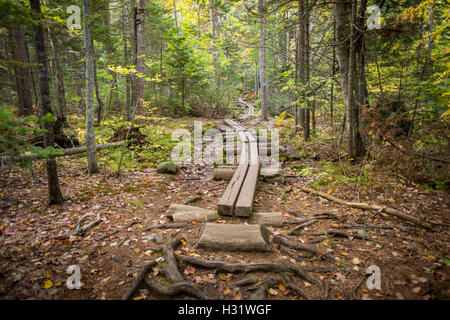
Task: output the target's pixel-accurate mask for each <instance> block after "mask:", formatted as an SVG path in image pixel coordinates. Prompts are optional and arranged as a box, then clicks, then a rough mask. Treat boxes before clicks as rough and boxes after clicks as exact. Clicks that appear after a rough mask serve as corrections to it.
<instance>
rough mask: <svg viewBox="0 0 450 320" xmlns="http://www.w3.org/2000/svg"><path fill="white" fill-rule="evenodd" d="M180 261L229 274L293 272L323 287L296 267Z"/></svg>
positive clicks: (193, 259) (192, 258) (192, 260)
mask: <svg viewBox="0 0 450 320" xmlns="http://www.w3.org/2000/svg"><path fill="white" fill-rule="evenodd" d="M180 261H181V262H183V263H185V264H190V265H195V266H199V267H203V268H207V269H218V270H220V271H222V272H229V273H238V272H241V273H244V274H246V273H250V272H258V271H265V272H277V273H282V272H292V273H294V274H295V275H296V276H298V277H299V278H302V279H303V280H306V281H308V282H310V283H312V284H314V285H316V286H318V287H320V286H321V285H320V282H319V281H318V280H316V279H314V278H312V277H311V276H309V275H308V274H307V273H306V272H305V271H304V270H302V269H300V268H298V267H296V266H294V265H287V266H283V265H280V264H275V263H250V264H240V263H225V262H222V261H210V260H202V259H199V258H195V257H189V256H180Z"/></svg>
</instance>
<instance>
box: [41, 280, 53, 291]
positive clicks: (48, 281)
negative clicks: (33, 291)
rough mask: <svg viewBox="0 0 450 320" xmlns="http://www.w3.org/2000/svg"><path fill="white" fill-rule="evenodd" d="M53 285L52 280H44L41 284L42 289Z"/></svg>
mask: <svg viewBox="0 0 450 320" xmlns="http://www.w3.org/2000/svg"><path fill="white" fill-rule="evenodd" d="M52 286H53V282H51V281H50V280H47V281H45V282H44V285H43V286H42V288H44V289H49V288H51V287H52Z"/></svg>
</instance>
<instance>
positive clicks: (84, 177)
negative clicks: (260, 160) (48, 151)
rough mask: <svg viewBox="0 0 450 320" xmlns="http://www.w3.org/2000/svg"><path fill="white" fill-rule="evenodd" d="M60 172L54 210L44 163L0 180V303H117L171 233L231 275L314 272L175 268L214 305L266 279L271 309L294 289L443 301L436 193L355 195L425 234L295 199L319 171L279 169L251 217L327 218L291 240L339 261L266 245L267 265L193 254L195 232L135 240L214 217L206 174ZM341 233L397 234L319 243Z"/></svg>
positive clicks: (448, 279)
mask: <svg viewBox="0 0 450 320" xmlns="http://www.w3.org/2000/svg"><path fill="white" fill-rule="evenodd" d="M58 164H59V166H58V168H59V169H58V170H59V177H60V185H61V189H62V192H63V194H64V196H65V199H66V202H65V203H64V205H63V206H50V207H48V206H47V204H46V199H47V186H46V183H45V181H46V173H45V166H44V165H43V163H42V165H40V166H39V169H38V170H36V171H35V172H34V173H33V175H31V174H30V173H28V172H26V171H23V170H20V169H18V168H15V167H14V168H10V169H11V171H9V173H6V172H7V170H4V171H3V176H2V177H1V179H0V183H1V189H0V191H1V192H0V210H1V213H0V229H1V234H0V298H1V299H120V297H121V296H122V295H123V294H124V293H125V292H126V291H127V289H128V288H129V287H130V286H131V285H132V284H133V282H134V280H135V278H136V276H137V275H138V274H139V273H140V271H141V270H142V268H143V266H144V265H145V264H147V263H148V262H149V261H151V260H154V259H158V258H160V257H161V256H162V254H161V253H160V252H159V251H158V249H157V248H158V247H159V246H161V245H163V244H164V243H166V241H167V240H168V238H169V236H170V235H171V234H172V233H173V232H176V231H180V233H179V235H182V236H184V241H183V243H182V245H181V246H180V248H177V249H176V251H175V253H176V254H177V255H180V254H182V255H186V256H191V257H199V258H202V259H208V260H220V261H224V262H229V263H231V262H234V263H245V264H249V263H256V262H265V263H267V262H272V263H276V264H280V265H286V264H293V265H295V266H297V267H300V268H303V269H305V270H308V268H313V267H322V269H320V268H319V269H316V270H315V271H319V272H311V273H309V274H310V275H311V276H312V277H313V278H315V279H316V280H318V281H319V282H320V283H321V286H316V285H314V284H311V283H309V282H307V281H305V280H302V279H299V278H297V277H292V278H289V277H287V276H286V275H285V274H281V273H273V272H272V273H267V272H252V273H251V274H240V273H233V274H232V273H226V272H225V273H222V272H216V271H215V270H214V269H203V268H200V267H193V266H189V265H184V264H180V271H181V273H182V274H183V276H184V277H185V278H186V279H187V280H188V281H189V282H191V283H192V284H194V285H195V286H197V287H199V288H201V290H202V291H203V292H204V293H205V294H206V295H207V296H208V297H210V298H212V299H236V300H240V299H248V298H249V297H250V295H251V294H252V293H253V292H254V290H255V288H256V287H255V286H247V287H246V286H234V284H236V282H238V281H240V280H242V279H244V278H245V277H249V276H252V277H254V278H256V279H258V280H265V279H267V278H272V279H273V281H272V282H271V283H269V284H267V286H268V287H267V289H268V291H267V292H268V295H267V298H268V299H299V298H300V297H299V296H298V295H297V294H296V293H295V290H291V289H290V288H289V286H288V285H287V283H288V282H293V283H295V284H296V285H297V286H298V287H300V288H301V289H302V290H303V291H304V292H305V293H306V294H307V295H308V296H309V297H311V298H312V299H448V298H450V270H449V268H450V267H449V265H448V264H449V260H448V259H450V254H449V244H450V241H449V240H450V235H449V233H448V226H449V225H450V215H449V212H450V211H449V208H450V198H449V196H448V193H445V192H443V191H435V190H431V191H430V190H425V189H419V188H411V187H407V186H404V185H402V183H400V182H397V183H392V184H387V185H388V187H386V188H384V190H383V191H382V192H381V191H379V190H375V189H371V188H368V189H366V190H365V192H364V193H363V194H361V196H362V197H363V198H364V201H365V202H369V203H376V204H380V205H387V206H390V207H393V208H397V209H400V210H404V211H406V212H411V214H412V215H414V216H415V217H416V218H419V219H421V220H423V221H435V222H439V223H441V224H443V225H441V226H435V228H434V230H433V231H426V230H423V229H421V228H418V227H417V226H412V225H409V224H408V223H406V222H405V221H402V220H398V219H397V218H394V217H391V216H385V215H383V214H380V213H378V214H377V212H372V211H362V210H360V209H354V208H349V207H346V206H343V205H339V204H336V203H334V202H332V201H328V200H326V199H324V198H321V197H318V196H314V195H311V194H308V193H304V192H302V191H301V190H300V189H299V186H303V187H308V185H309V184H310V182H311V181H312V178H311V177H310V176H307V175H302V174H299V172H298V171H297V170H296V168H298V167H299V166H300V167H301V166H303V167H304V166H307V167H308V168H310V170H313V171H317V172H320V171H321V170H324V168H323V165H322V164H321V163H320V162H319V161H316V160H314V159H312V158H308V159H302V160H297V161H293V162H286V163H283V169H284V171H285V172H284V174H285V182H284V183H283V184H281V183H266V182H263V181H262V180H261V181H258V185H257V191H256V199H255V209H254V210H255V211H264V212H269V211H274V212H275V211H276V212H282V213H283V220H284V221H285V222H288V221H291V220H292V219H295V218H298V216H301V217H310V216H313V215H315V214H318V213H330V214H332V215H334V216H335V219H323V220H317V221H316V222H315V223H313V224H311V225H309V226H307V227H304V228H303V229H302V230H301V232H302V233H303V235H300V236H295V237H291V238H290V239H291V240H293V241H298V242H299V243H302V244H303V245H310V246H314V247H315V248H317V249H318V250H320V251H321V252H323V253H327V254H330V255H333V256H334V257H335V258H336V260H335V261H329V260H326V259H324V256H323V255H305V254H304V253H299V252H296V253H295V254H296V258H293V257H292V256H288V255H287V254H286V252H281V251H280V247H279V246H278V245H277V244H276V243H275V242H272V243H271V249H272V250H271V252H270V253H244V252H237V253H236V252H234V253H232V252H208V251H203V250H199V249H196V248H195V243H196V241H197V237H198V233H199V229H200V228H199V227H200V226H201V224H197V225H195V224H194V225H193V227H194V228H185V229H153V230H150V231H143V230H144V229H145V228H146V227H149V226H152V225H157V224H163V223H170V222H171V221H170V220H169V218H168V217H167V214H168V207H169V206H170V204H172V203H179V204H183V203H186V202H188V201H189V200H194V201H191V202H194V203H193V204H191V205H195V206H198V207H202V208H211V209H215V208H216V206H217V202H218V199H219V198H220V197H221V195H222V193H223V192H224V190H225V188H226V186H227V183H224V182H223V181H215V180H213V179H212V172H213V169H214V167H213V166H212V165H189V166H184V167H182V169H181V170H180V172H179V173H178V174H177V175H174V176H171V175H164V174H158V173H157V172H156V169H152V168H145V169H138V170H134V171H133V170H129V171H127V172H124V173H122V175H121V176H120V178H117V177H115V176H114V175H113V174H110V173H101V174H97V175H91V176H89V175H88V174H87V173H86V166H85V160H84V159H81V158H76V157H72V158H59V159H58ZM378 179H379V180H382V181H387V180H389V181H391V180H392V179H393V178H392V177H391V176H389V175H388V173H385V172H379V173H378ZM323 191H324V192H329V194H331V195H334V196H336V197H339V198H343V199H347V200H354V194H355V185H354V184H352V183H348V184H345V183H342V184H340V185H339V186H338V187H336V188H334V189H330V190H326V189H325V190H323ZM88 213H94V214H96V215H97V214H100V217H101V220H102V221H101V223H100V224H98V225H97V226H95V227H94V228H92V229H89V230H88V231H87V232H86V233H85V235H83V236H72V237H70V238H68V239H65V240H56V239H54V237H55V236H57V235H60V234H65V233H69V232H73V231H74V230H75V228H76V225H77V223H78V221H79V219H80V218H81V217H82V216H83V215H85V214H88ZM295 215H297V217H296V216H295ZM219 222H220V223H243V221H242V220H240V219H236V218H221V220H219ZM344 225H345V226H348V225H352V226H355V225H371V226H393V227H394V228H393V229H364V230H363V231H359V234H364V235H366V236H370V238H371V239H372V240H370V241H369V240H361V239H357V238H352V237H350V238H348V237H330V236H323V235H317V234H319V233H323V232H326V231H330V230H332V229H333V228H336V227H339V226H344ZM292 227H293V225H291V224H288V223H285V224H283V226H281V227H269V230H270V231H272V232H273V234H275V235H283V234H284V233H285V232H286V231H287V230H289V229H290V228H292ZM339 230H340V231H344V232H346V233H351V232H356V231H357V230H356V229H355V230H347V229H339ZM361 232H362V233H361ZM272 240H273V239H272ZM311 242H312V243H311ZM291 253H292V252H291ZM158 261H159V264H158V266H157V267H155V268H153V270H151V271H150V274H152V277H153V278H155V279H158V280H160V279H162V277H161V275H160V274H159V272H158V270H159V269H160V268H161V267H162V266H164V261H163V259H158ZM70 265H78V266H80V269H81V274H82V287H81V289H80V290H69V289H68V288H67V286H66V279H67V277H68V276H69V274H68V273H67V268H68V266H70ZM370 265H376V266H378V267H379V268H380V271H381V288H380V289H370V288H367V285H366V279H367V275H366V269H367V267H368V266H370ZM310 270H312V269H310ZM161 283H164V281H162V282H161ZM155 298H167V297H163V296H157V295H154V294H153V293H152V292H151V291H149V290H148V289H146V288H145V286H142V289H141V290H139V291H138V292H137V293H136V294H135V295H134V299H155Z"/></svg>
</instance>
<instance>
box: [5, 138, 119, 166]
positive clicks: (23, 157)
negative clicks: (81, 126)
mask: <svg viewBox="0 0 450 320" xmlns="http://www.w3.org/2000/svg"><path fill="white" fill-rule="evenodd" d="M124 143H125V141H119V142H114V143H105V144H100V145H97V151H99V150H102V149H108V148H115V147H120V146H122V145H123V144H124ZM61 151H62V152H63V153H61V154H55V155H51V156H50V158H57V157H64V156H73V155H75V154H80V153H86V152H87V147H76V148H69V149H62V150H61ZM42 159H45V158H44V157H43V156H41V155H39V154H37V153H30V154H21V155H19V156H16V157H2V160H9V161H13V162H21V161H26V160H32V161H34V160H42Z"/></svg>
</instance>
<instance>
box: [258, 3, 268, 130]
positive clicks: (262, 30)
mask: <svg viewBox="0 0 450 320" xmlns="http://www.w3.org/2000/svg"><path fill="white" fill-rule="evenodd" d="M266 11H267V8H266V0H258V24H259V79H260V86H261V110H262V116H263V119H264V120H265V121H267V113H268V110H267V108H268V106H269V101H268V98H269V97H268V92H267V72H266Z"/></svg>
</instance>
